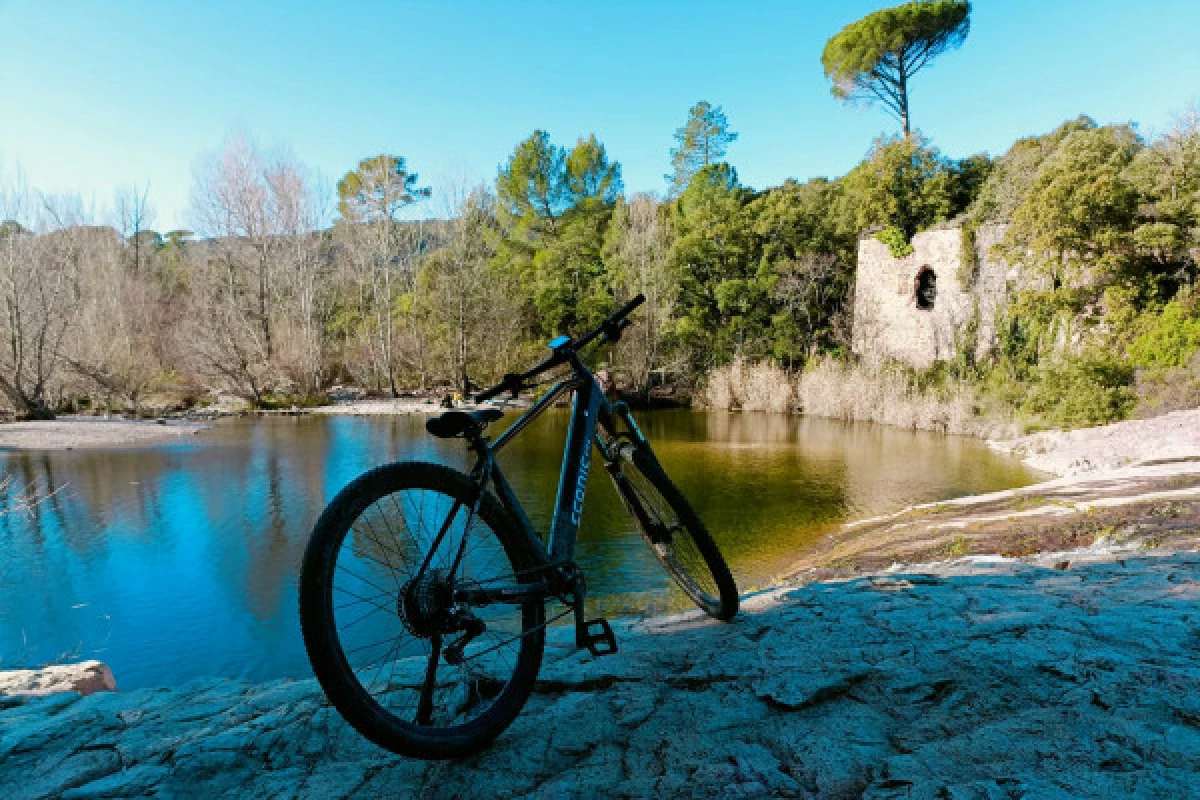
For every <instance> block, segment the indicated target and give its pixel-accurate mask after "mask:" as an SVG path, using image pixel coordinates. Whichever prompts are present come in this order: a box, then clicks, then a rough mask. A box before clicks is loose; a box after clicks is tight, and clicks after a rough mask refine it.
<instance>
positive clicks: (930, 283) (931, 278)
mask: <svg viewBox="0 0 1200 800" xmlns="http://www.w3.org/2000/svg"><path fill="white" fill-rule="evenodd" d="M935 300H937V275H935V274H934V272H933V270H931V269H930V268H929V267H925V268H923V269H922V270H921V271H920V272H918V273H917V308H919V309H921V310H922V311H932V310H933V303H934V301H935Z"/></svg>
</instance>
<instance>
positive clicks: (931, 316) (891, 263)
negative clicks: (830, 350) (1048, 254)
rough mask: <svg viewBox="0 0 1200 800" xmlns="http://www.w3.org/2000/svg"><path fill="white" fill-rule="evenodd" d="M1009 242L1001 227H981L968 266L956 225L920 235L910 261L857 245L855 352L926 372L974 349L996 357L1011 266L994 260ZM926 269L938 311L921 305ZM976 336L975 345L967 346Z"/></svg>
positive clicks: (871, 243) (866, 240)
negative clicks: (999, 245) (920, 288)
mask: <svg viewBox="0 0 1200 800" xmlns="http://www.w3.org/2000/svg"><path fill="white" fill-rule="evenodd" d="M1003 235H1004V226H1002V225H984V226H981V227H980V228H978V229H977V230H976V231H975V233H974V237H973V250H974V252H973V254H972V257H971V258H967V259H964V257H963V256H964V251H963V243H964V238H965V237H964V234H963V230H962V228H961V226H960V225H958V224H957V223H947V224H945V225H942V226H939V227H938V228H935V229H933V230H929V231H924V232H922V233H918V234H917V235H916V236H914V237H913V240H912V246H913V252H912V254H911V255H908V256H905V257H903V258H893V257H892V255H891V253H890V252H889V250H888V248H887V245H885V244H883V243H882V242H880V241H878V240H877V239H875V238H874V237H873V236H864V237H863V238H862V239H861V240H859V243H858V278H857V281H856V283H855V293H854V352H855V353H857V354H858V355H860V356H862V357H863V358H866V359H870V360H880V359H884V358H892V359H895V360H897V361H903V362H905V363H907V364H910V365H911V366H913V367H915V368H917V369H927V368H929V367H930V366H932V365H933V364H934V363H935V362H937V361H948V360H951V359H953V358H954V356H955V354H956V353H957V352H958V351H959V349H960V347H964V346H971V347H973V348H974V349H975V352H976V355H977V356H981V355H983V354H984V353H986V352H987V351H988V350H990V349H991V347H992V346H993V344H994V342H995V338H996V330H995V319H996V312H997V310H998V309H1000V308H1002V307H1003V305H1004V302H1005V298H1006V284H1007V278H1008V275H1007V272H1008V270H1007V267H1006V266H1005V265H1004V264H1003V263H1002V262H1001V261H999V260H998V259H996V258H994V257H992V256H991V254H990V253H991V249H992V247H993V246H994V245H995V244H996V243H997V242H999V241H1000V239H1001V238H1002V237H1003ZM964 261H965V263H964ZM926 270H930V271H932V273H933V275H935V276H936V285H937V295H936V298H935V299H934V301H933V303H932V307H931V308H921V307H920V305H921V304H920V303H918V298H917V287H918V283H919V280H920V277H919V276H920V275H921V273H922V272H923V271H926ZM972 329H973V330H972ZM972 335H973V336H974V341H973V342H968V341H967V339H969V338H971V337H972Z"/></svg>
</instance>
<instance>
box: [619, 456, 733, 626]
mask: <svg viewBox="0 0 1200 800" xmlns="http://www.w3.org/2000/svg"><path fill="white" fill-rule="evenodd" d="M615 456H616V460H617V463H618V465H619V469H618V470H616V471H615V472H614V473H613V481H614V483H616V486H617V494H618V495H620V497H621V501H622V502H623V503H624V504H625V508H626V509H627V510H628V511H629V513H630V514H632V515H633V518H634V520H635V521H636V522H637V526H638V530H639V531H640V532H641V534H642V537H643V538H644V539H645V540H646V543H647V544H648V545H649V546H650V549H651V550H652V551H653V553H654V556H655V558H657V559H658V561H659V563H660V564H662V565H663V568H664V569H666V571H667V574H669V575H670V576H671V577H672V578H673V579H674V581H675V583H676V584H677V585H678V586H679V588H680V589H682V590H683V593H684V594H686V595H687V596H688V597H689V598H690V599H691V600H692V602H694V603H695V604H696V605H697V606H699V607H700V609H701V610H702V611H704V612H705V613H706V614H708V615H709V616H712V617H715V618H717V619H721V620H729V619H732V618H733V617H734V615H736V614H737V612H738V590H737V585H736V584H735V583H734V581H733V575H732V574H730V572H729V566H728V565H727V564H726V563H725V558H724V557H723V556H722V555H721V551H720V550H719V549H717V545H716V542H714V541H713V539H712V536H711V535H710V534H709V532H708V529H707V528H706V527H704V523H703V522H701V521H700V517H699V516H698V515H697V514H696V512H695V510H694V509H693V508H692V506H691V504H690V503H689V502H688V501H687V498H685V497H684V496H683V493H682V492H680V491H679V489H677V488H676V487H675V484H673V483H672V482H671V479H670V478H668V477H667V473H666V472H665V471H664V470H663V468H662V466H661V465H660V464H659V463H658V459H657V458H656V457H655V456H654V453H653V452H652V451H651V450H650V448H649V447H648V446H647V445H644V444H638V443H636V442H631V441H622V442H620V443H619V444H618V445H617V447H616V453H615Z"/></svg>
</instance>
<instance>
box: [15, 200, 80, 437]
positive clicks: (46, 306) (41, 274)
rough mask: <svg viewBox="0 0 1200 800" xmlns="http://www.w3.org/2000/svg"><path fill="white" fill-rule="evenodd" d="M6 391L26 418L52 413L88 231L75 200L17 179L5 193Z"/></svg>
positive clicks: (38, 417)
mask: <svg viewBox="0 0 1200 800" xmlns="http://www.w3.org/2000/svg"><path fill="white" fill-rule="evenodd" d="M0 209H2V213H0V217H2V218H3V219H5V220H8V221H11V223H12V224H9V223H8V222H6V223H5V224H4V225H3V226H0V303H3V311H2V313H0V335H2V336H3V340H4V346H3V348H2V351H0V392H3V393H4V395H5V396H6V397H7V398H8V400H9V402H10V403H11V404H12V405H13V407H14V408H15V409H16V410H17V412H18V413H20V414H21V415H23V416H26V417H29V418H35V419H48V418H53V416H54V408H53V405H54V403H53V402H52V397H51V395H52V392H53V390H54V389H55V388H56V387H55V381H56V380H57V379H58V378H59V377H60V370H61V367H62V365H63V361H64V351H65V347H66V342H67V335H68V332H69V331H70V330H71V327H72V324H73V323H74V321H75V318H76V312H77V311H78V308H79V301H80V295H79V281H78V275H79V268H80V262H81V260H82V256H83V249H84V238H85V236H86V232H87V229H85V228H83V227H82V226H80V224H79V223H80V222H81V220H82V216H83V214H82V209H81V207H80V204H79V201H78V200H77V199H63V198H55V197H47V196H42V195H37V194H35V193H33V192H31V191H29V189H28V188H27V187H26V186H25V185H24V182H23V181H22V180H20V179H18V182H17V185H16V186H14V187H12V188H11V189H7V190H4V191H0Z"/></svg>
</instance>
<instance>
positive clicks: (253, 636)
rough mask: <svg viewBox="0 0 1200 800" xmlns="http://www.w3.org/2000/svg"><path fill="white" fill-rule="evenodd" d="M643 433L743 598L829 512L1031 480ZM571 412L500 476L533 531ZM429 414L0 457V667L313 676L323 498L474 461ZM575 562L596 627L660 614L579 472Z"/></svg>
mask: <svg viewBox="0 0 1200 800" xmlns="http://www.w3.org/2000/svg"><path fill="white" fill-rule="evenodd" d="M639 419H640V421H641V423H642V427H643V429H644V431H645V433H646V434H647V436H648V437H649V438H650V440H651V442H653V444H654V446H655V449H656V451H657V452H658V454H659V457H660V460H661V461H662V462H663V464H664V466H665V467H666V469H667V471H668V473H669V474H670V475H671V476H672V478H673V479H674V480H675V482H676V483H677V484H678V485H679V486H680V488H681V489H682V490H683V491H684V493H685V494H686V495H687V496H688V497H689V498H690V499H691V501H692V503H693V505H695V506H696V508H697V510H698V511H699V512H700V514H701V516H702V517H703V518H704V519H705V520H706V522H707V524H708V526H709V528H710V529H711V530H712V532H713V534H714V536H715V537H716V539H717V541H718V543H719V544H720V546H721V549H722V551H723V552H724V553H725V555H726V557H727V558H728V560H729V562H730V565H731V567H732V569H733V573H734V576H735V578H736V579H737V581H738V585H739V586H740V587H741V588H742V590H743V591H745V590H747V589H750V588H754V587H759V586H763V585H766V584H768V583H769V582H770V580H771V578H772V576H775V575H778V574H780V573H781V572H783V571H785V570H786V569H787V567H788V566H789V565H790V564H791V563H792V562H793V561H794V559H795V557H796V555H797V554H798V553H800V552H802V551H803V550H804V549H805V548H806V547H809V546H811V545H812V544H813V543H814V542H815V541H816V540H817V539H819V538H820V537H821V536H822V535H824V534H825V533H828V532H829V531H831V530H833V529H834V527H835V526H836V525H837V523H839V522H843V521H846V520H849V519H854V518H859V517H863V516H867V515H873V514H879V513H883V512H887V511H891V510H895V509H898V508H900V507H903V506H905V505H909V504H912V503H919V502H930V501H937V500H944V499H948V498H951V497H956V496H961V495H965V494H971V493H976V492H983V491H992V490H996V489H1002V488H1008V487H1012V486H1019V485H1024V484H1027V483H1030V482H1032V481H1033V480H1034V479H1035V477H1036V476H1035V475H1034V474H1033V473H1031V472H1029V471H1028V470H1026V469H1024V468H1023V467H1022V466H1021V465H1019V464H1017V463H1016V462H1014V461H1011V460H1009V459H1007V458H1004V457H1001V456H998V455H995V454H993V453H991V452H990V451H989V450H988V449H987V448H986V447H985V446H984V445H983V444H982V443H980V442H978V441H975V440H972V439H963V438H955V437H942V436H933V435H928V434H920V433H911V432H906V431H898V430H893V429H888V428H883V427H878V426H872V425H853V424H843V423H838V422H831V421H826V420H819V419H807V418H800V417H794V416H783V415H768V414H728V413H701V412H690V411H660V412H654V413H651V414H642V415H640V417H639ZM566 427H567V414H566V413H565V412H561V413H559V412H552V413H550V414H547V415H546V416H545V417H544V418H543V419H541V420H539V421H538V422H537V423H535V425H534V426H532V427H531V428H530V429H529V430H528V431H526V432H525V433H523V434H522V435H521V436H520V437H518V438H517V439H516V440H515V441H514V442H513V444H512V445H510V446H509V448H507V449H506V450H505V452H504V453H503V454H502V457H501V464H502V466H503V467H504V469H505V472H506V474H507V475H508V477H509V479H510V481H511V482H512V484H513V485H514V487H515V488H516V490H517V493H518V494H519V495H520V497H521V498H522V500H523V501H524V502H525V504H526V508H527V510H528V511H529V514H530V517H531V519H532V520H533V522H534V524H535V525H536V526H537V527H538V528H539V530H544V529H545V528H546V527H547V526H548V523H549V520H550V517H551V512H552V506H553V502H554V492H555V488H556V486H557V474H558V468H559V464H560V462H561V453H562V441H563V436H564V434H565V432H566ZM465 456H466V454H465V452H464V450H463V447H462V444H461V442H457V441H453V442H444V441H440V440H437V439H433V438H432V437H430V436H428V435H426V434H425V432H424V418H423V417H419V416H399V417H374V418H371V417H332V418H331V417H286V418H278V419H263V420H258V419H238V420H225V421H222V422H220V423H218V424H217V425H216V427H215V428H214V429H213V430H211V431H207V432H204V433H202V434H200V435H198V436H196V437H189V439H188V441H186V442H182V443H173V444H169V445H162V446H155V447H140V448H123V449H109V450H77V451H68V452H45V453H3V454H0V461H2V462H3V466H2V467H0V470H2V471H3V473H4V474H6V475H8V476H9V477H10V482H9V484H8V485H7V487H6V488H5V489H4V492H5V493H6V494H7V498H0V499H7V500H8V501H9V504H11V503H12V502H13V500H14V498H15V497H16V496H17V495H18V494H19V493H20V492H22V491H23V490H25V489H27V488H28V487H38V488H39V489H40V490H41V491H42V492H43V493H45V492H46V490H47V489H51V490H57V491H54V493H53V494H51V495H50V496H49V497H48V498H47V499H45V500H44V501H43V502H41V503H40V504H37V505H36V506H34V507H33V508H32V509H30V510H29V511H27V512H11V513H8V514H6V515H4V516H0V547H2V548H3V558H2V559H0V668H6V667H18V666H30V665H36V664H43V663H46V662H50V661H56V660H78V659H84V658H97V659H100V660H102V661H105V662H106V663H108V664H109V665H110V666H112V668H113V671H114V673H115V674H116V676H117V681H118V685H119V686H120V687H121V688H126V689H132V688H136V687H141V686H156V685H173V684H177V683H179V682H181V681H184V680H187V679H191V678H196V677H205V676H217V675H223V676H229V677H240V678H247V679H251V680H259V679H267V678H274V677H282V676H290V677H308V676H310V675H311V672H310V671H309V669H308V663H307V660H306V658H305V656H304V649H303V644H302V642H301V639H300V632H299V622H298V619H297V613H296V576H297V573H298V569H299V563H300V558H301V555H302V553H303V551H304V545H305V541H306V539H307V537H308V533H309V530H310V529H311V527H312V524H313V523H314V521H315V520H316V518H317V515H318V514H319V513H320V510H321V508H322V507H323V505H324V504H325V503H326V502H327V501H328V500H329V499H330V498H332V497H333V495H334V494H335V493H336V492H337V491H338V489H340V488H341V487H342V486H344V485H345V484H346V483H347V482H349V481H350V480H351V479H352V478H353V477H354V476H355V475H357V474H358V473H360V472H361V471H363V470H364V469H367V468H369V467H371V466H374V465H377V464H380V463H383V462H385V461H389V460H393V459H409V458H412V459H426V460H433V461H441V462H444V463H448V464H451V465H455V466H465V465H466V457H465ZM577 558H578V561H579V562H580V564H581V566H582V567H583V569H584V572H585V574H586V575H587V582H588V590H589V592H590V599H591V600H593V601H594V602H595V603H596V604H597V605H599V606H602V607H603V609H604V610H605V611H606V613H608V614H609V615H617V614H642V613H647V612H656V611H664V610H667V608H668V607H669V606H670V604H671V598H672V597H673V593H671V592H670V591H669V590H668V589H669V586H668V583H667V578H666V574H665V573H664V572H663V571H662V569H661V567H659V565H658V563H657V562H656V561H655V560H654V559H653V557H652V556H651V555H650V553H649V551H648V550H647V549H646V548H645V546H644V545H643V544H642V541H641V539H640V538H639V537H638V536H637V534H636V533H635V531H634V528H633V526H632V524H631V522H630V521H629V519H628V517H626V516H625V514H624V511H623V510H622V509H621V507H620V504H619V502H618V501H617V499H616V495H615V493H614V492H613V489H612V487H611V485H610V484H609V481H608V477H607V475H606V473H605V472H604V470H601V469H596V470H593V471H592V476H591V480H590V482H589V493H588V502H587V507H586V511H585V514H584V524H583V527H582V530H581V531H580V542H579V547H578V551H577Z"/></svg>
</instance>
